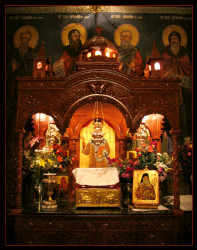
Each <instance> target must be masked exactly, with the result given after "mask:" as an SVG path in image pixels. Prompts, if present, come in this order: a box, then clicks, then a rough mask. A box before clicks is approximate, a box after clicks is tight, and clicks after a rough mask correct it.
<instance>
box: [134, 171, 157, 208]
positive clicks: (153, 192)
mask: <svg viewBox="0 0 197 250" xmlns="http://www.w3.org/2000/svg"><path fill="white" fill-rule="evenodd" d="M132 203H133V204H134V207H136V208H157V206H158V205H159V172H158V171H157V170H148V169H144V170H134V171H133V195H132Z"/></svg>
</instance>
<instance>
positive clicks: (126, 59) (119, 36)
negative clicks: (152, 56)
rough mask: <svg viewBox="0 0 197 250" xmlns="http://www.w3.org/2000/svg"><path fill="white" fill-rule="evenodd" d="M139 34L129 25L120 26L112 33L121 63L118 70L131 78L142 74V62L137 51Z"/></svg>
mask: <svg viewBox="0 0 197 250" xmlns="http://www.w3.org/2000/svg"><path fill="white" fill-rule="evenodd" d="M139 37H140V35H139V32H138V30H137V28H136V27H134V26H133V25H130V24H123V25H120V26H119V27H118V28H117V29H116V30H115V32H114V41H115V43H116V45H117V48H118V55H119V61H120V62H121V63H122V64H121V67H120V70H121V71H123V72H125V73H126V74H128V75H131V76H140V75H142V74H143V69H144V66H143V61H142V57H141V54H140V52H139V50H138V49H137V48H136V46H137V44H138V42H139Z"/></svg>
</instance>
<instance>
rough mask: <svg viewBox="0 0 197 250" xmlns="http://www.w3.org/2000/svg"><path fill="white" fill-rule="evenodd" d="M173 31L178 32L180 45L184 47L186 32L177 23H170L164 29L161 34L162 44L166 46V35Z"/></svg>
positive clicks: (167, 42) (185, 44)
mask: <svg viewBox="0 0 197 250" xmlns="http://www.w3.org/2000/svg"><path fill="white" fill-rule="evenodd" d="M173 31H176V32H178V33H179V34H180V36H181V45H182V46H184V47H186V46H187V33H186V32H185V30H184V29H183V28H182V27H180V26H178V25H170V26H167V27H166V28H165V29H164V31H163V34H162V41H163V44H164V46H167V45H168V44H169V41H168V37H169V35H170V33H171V32H173Z"/></svg>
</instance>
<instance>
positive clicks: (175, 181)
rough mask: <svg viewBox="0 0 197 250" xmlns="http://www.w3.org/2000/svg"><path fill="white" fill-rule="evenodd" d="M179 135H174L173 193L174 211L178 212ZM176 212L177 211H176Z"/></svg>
mask: <svg viewBox="0 0 197 250" xmlns="http://www.w3.org/2000/svg"><path fill="white" fill-rule="evenodd" d="M177 137H178V135H177V134H173V135H172V138H173V193H174V209H175V210H178V209H179V207H180V197H179V165H178V140H177ZM175 212H176V211H175Z"/></svg>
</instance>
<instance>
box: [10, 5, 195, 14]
mask: <svg viewBox="0 0 197 250" xmlns="http://www.w3.org/2000/svg"><path fill="white" fill-rule="evenodd" d="M102 12H104V13H107V12H108V13H136V14H138V13H145V14H146V13H147V14H149V13H151V14H182V15H184V14H186V15H187V14H189V15H190V14H192V6H191V5H188V6H187V7H181V6H169V7H165V6H164V7H158V6H142V7H138V6H113V5H112V6H105V5H103V6H102ZM45 13H47V14H48V13H91V12H90V6H89V5H80V6H77V5H76V6H70V5H63V6H54V7H51V6H45V7H42V6H39V7H35V6H29V7H27V6H26V7H22V6H21V7H13V6H6V14H45Z"/></svg>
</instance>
